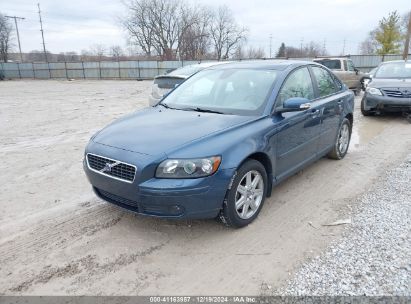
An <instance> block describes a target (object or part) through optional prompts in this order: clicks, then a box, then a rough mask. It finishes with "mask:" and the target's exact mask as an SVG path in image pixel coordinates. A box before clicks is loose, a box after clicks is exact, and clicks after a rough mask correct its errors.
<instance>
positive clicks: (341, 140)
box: [328, 118, 351, 159]
mask: <svg viewBox="0 0 411 304" xmlns="http://www.w3.org/2000/svg"><path fill="white" fill-rule="evenodd" d="M350 139H351V123H350V121H349V120H348V119H347V118H344V119H343V121H342V123H341V125H340V129H339V130H338V135H337V139H336V141H335V144H334V147H333V149H332V150H331V152H330V153H329V154H328V157H329V158H332V159H342V158H344V156H345V154H347V151H348V146H349V145H350Z"/></svg>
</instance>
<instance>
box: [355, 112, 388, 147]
mask: <svg viewBox="0 0 411 304" xmlns="http://www.w3.org/2000/svg"><path fill="white" fill-rule="evenodd" d="M386 127H387V121H386V119H383V118H382V117H375V118H372V117H367V118H366V119H363V120H360V121H357V123H354V127H353V130H352V134H351V143H350V148H349V151H355V150H358V149H360V148H361V147H362V146H363V145H366V144H367V143H369V142H370V141H371V140H372V139H373V138H374V137H375V136H377V135H378V134H380V133H381V131H382V130H384V129H385V128H386Z"/></svg>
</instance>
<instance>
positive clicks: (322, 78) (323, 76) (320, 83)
mask: <svg viewBox="0 0 411 304" xmlns="http://www.w3.org/2000/svg"><path fill="white" fill-rule="evenodd" d="M312 71H313V73H314V76H315V79H316V81H317V88H318V92H319V95H320V96H319V97H324V96H328V95H331V94H334V93H335V92H336V91H337V88H336V86H335V81H334V77H333V76H332V75H331V74H330V73H329V72H328V71H327V70H325V69H323V68H321V67H318V66H313V67H312Z"/></svg>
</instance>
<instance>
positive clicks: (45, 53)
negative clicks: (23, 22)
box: [37, 3, 48, 62]
mask: <svg viewBox="0 0 411 304" xmlns="http://www.w3.org/2000/svg"><path fill="white" fill-rule="evenodd" d="M37 6H38V8H39V18H40V32H41V38H42V39H43V51H44V57H45V58H46V62H48V59H47V52H46V44H45V43H44V33H43V22H42V21H41V11H40V3H37Z"/></svg>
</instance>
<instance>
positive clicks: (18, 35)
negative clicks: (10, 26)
mask: <svg viewBox="0 0 411 304" xmlns="http://www.w3.org/2000/svg"><path fill="white" fill-rule="evenodd" d="M4 17H6V18H10V19H14V24H15V25H16V33H17V41H18V43H19V51H20V61H23V55H22V54H21V44H20V34H19V27H18V25H17V19H20V20H24V19H26V18H23V17H17V16H4Z"/></svg>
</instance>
